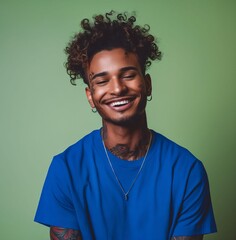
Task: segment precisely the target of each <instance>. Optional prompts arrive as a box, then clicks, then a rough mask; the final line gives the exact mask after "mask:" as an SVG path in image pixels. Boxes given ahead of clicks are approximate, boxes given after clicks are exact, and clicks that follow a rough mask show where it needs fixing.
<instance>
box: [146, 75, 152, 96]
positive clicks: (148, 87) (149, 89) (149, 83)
mask: <svg viewBox="0 0 236 240" xmlns="http://www.w3.org/2000/svg"><path fill="white" fill-rule="evenodd" d="M144 79H145V84H146V91H147V96H151V95H152V79H151V76H150V75H149V74H146V75H145V77H144Z"/></svg>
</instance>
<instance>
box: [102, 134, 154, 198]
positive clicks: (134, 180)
mask: <svg viewBox="0 0 236 240" xmlns="http://www.w3.org/2000/svg"><path fill="white" fill-rule="evenodd" d="M151 142H152V133H151V132H150V137H149V143H148V147H147V150H146V153H145V155H144V158H143V161H142V164H141V166H140V168H139V170H138V173H137V174H136V176H135V178H134V179H133V181H132V183H131V185H130V187H129V189H128V191H127V192H125V190H124V188H123V186H122V184H121V182H120V180H119V178H118V176H117V175H116V172H115V169H114V168H113V165H112V163H111V160H110V158H109V155H108V152H107V149H106V146H105V143H104V139H103V136H102V144H103V148H104V151H105V153H106V157H107V160H108V163H109V165H110V167H111V170H112V172H113V174H114V177H115V179H116V181H117V183H118V185H119V187H120V189H121V191H122V193H123V194H124V198H125V200H126V201H128V195H129V193H130V191H131V189H132V187H133V186H134V184H135V182H136V180H137V178H138V176H139V174H140V172H141V171H142V169H143V166H144V163H145V161H146V158H147V155H148V152H149V149H150V145H151Z"/></svg>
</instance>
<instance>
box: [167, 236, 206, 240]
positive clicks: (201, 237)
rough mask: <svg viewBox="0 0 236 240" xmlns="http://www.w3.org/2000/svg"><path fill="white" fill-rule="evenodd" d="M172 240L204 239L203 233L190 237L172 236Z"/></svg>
mask: <svg viewBox="0 0 236 240" xmlns="http://www.w3.org/2000/svg"><path fill="white" fill-rule="evenodd" d="M171 240H203V235H199V236H188V237H184V236H183V237H172V238H171Z"/></svg>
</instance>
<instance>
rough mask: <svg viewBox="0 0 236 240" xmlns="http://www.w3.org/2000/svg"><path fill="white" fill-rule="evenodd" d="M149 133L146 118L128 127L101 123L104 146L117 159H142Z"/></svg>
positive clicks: (148, 141) (148, 140)
mask: <svg viewBox="0 0 236 240" xmlns="http://www.w3.org/2000/svg"><path fill="white" fill-rule="evenodd" d="M150 135H151V133H150V131H149V129H148V127H147V121H146V116H145V117H144V118H143V119H142V120H141V121H137V122H135V123H133V124H130V125H125V126H122V125H114V124H111V123H108V122H105V121H103V129H102V137H103V141H104V143H105V146H106V147H107V148H108V149H109V151H111V152H112V153H113V154H114V155H116V156H117V157H119V158H121V159H124V160H129V161H132V160H136V159H138V158H140V157H143V156H144V155H145V153H146V151H147V148H148V146H149V144H150V137H151V136H150Z"/></svg>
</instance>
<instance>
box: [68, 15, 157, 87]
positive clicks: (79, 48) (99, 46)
mask: <svg viewBox="0 0 236 240" xmlns="http://www.w3.org/2000/svg"><path fill="white" fill-rule="evenodd" d="M93 20H94V21H93V22H92V23H91V22H90V21H89V19H87V18H85V19H83V20H82V21H81V27H82V30H83V31H81V32H79V33H77V34H76V35H75V36H74V38H73V39H72V40H71V41H70V42H69V43H68V45H67V47H66V48H65V53H66V54H67V55H68V56H67V62H66V63H65V67H66V69H67V73H68V74H69V76H70V82H71V83H72V84H73V85H76V84H75V80H76V79H78V78H82V79H83V81H84V83H86V84H88V79H87V76H86V68H87V66H88V64H89V63H90V61H91V60H92V57H93V56H94V55H95V54H96V53H98V52H99V51H102V50H112V49H114V48H123V49H124V50H125V51H127V52H133V53H135V54H137V56H138V60H139V63H140V66H141V68H142V71H143V73H145V71H146V69H147V68H148V67H149V66H150V65H151V60H156V59H158V60H160V59H161V52H160V51H159V48H158V46H157V44H156V39H155V38H154V36H153V35H151V34H149V30H150V27H149V25H144V27H141V26H139V25H135V24H134V23H135V21H136V18H135V16H128V14H127V13H116V12H114V11H111V12H109V13H105V14H104V15H101V14H100V15H95V16H94V17H93Z"/></svg>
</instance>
